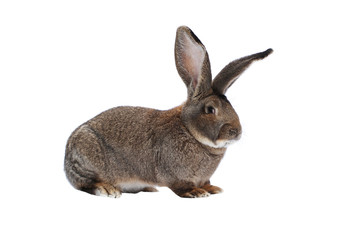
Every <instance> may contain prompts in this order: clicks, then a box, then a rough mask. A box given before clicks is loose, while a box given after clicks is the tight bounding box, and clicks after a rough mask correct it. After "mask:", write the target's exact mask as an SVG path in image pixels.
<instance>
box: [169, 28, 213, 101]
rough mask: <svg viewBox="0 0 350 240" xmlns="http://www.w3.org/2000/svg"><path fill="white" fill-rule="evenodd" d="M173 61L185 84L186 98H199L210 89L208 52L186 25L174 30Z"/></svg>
mask: <svg viewBox="0 0 350 240" xmlns="http://www.w3.org/2000/svg"><path fill="white" fill-rule="evenodd" d="M175 62H176V68H177V71H178V73H179V75H180V77H181V78H182V80H183V81H184V83H185V84H186V86H187V92H188V98H198V97H199V98H200V97H201V96H203V95H205V94H206V93H207V92H208V91H209V90H211V70H210V62H209V56H208V53H207V51H206V49H205V47H204V45H203V44H202V43H201V41H200V40H199V39H198V37H197V36H196V35H195V34H194V33H193V32H192V31H191V29H189V28H188V27H186V26H182V27H179V28H178V29H177V32H176V41H175Z"/></svg>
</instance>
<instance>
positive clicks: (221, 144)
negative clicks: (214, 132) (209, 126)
mask: <svg viewBox="0 0 350 240" xmlns="http://www.w3.org/2000/svg"><path fill="white" fill-rule="evenodd" d="M240 137H241V136H240V135H239V136H237V137H236V138H234V139H217V140H216V141H215V142H214V141H212V140H210V139H208V138H206V137H204V136H200V137H199V138H197V140H198V141H199V142H200V143H202V144H203V145H206V146H209V147H212V148H227V147H228V146H229V145H231V144H233V143H234V142H236V141H238V140H239V139H240Z"/></svg>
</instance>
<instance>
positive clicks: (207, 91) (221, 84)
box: [64, 26, 273, 198]
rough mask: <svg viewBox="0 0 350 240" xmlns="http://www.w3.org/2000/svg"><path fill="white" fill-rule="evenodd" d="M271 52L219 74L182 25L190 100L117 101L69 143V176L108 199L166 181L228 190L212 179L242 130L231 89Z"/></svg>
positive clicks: (183, 72)
mask: <svg viewBox="0 0 350 240" xmlns="http://www.w3.org/2000/svg"><path fill="white" fill-rule="evenodd" d="M272 51H273V50H272V49H268V50H266V51H264V52H260V53H256V54H252V55H249V56H246V57H243V58H240V59H238V60H235V61H233V62H231V63H229V64H228V65H227V66H226V67H224V68H223V69H222V70H221V72H220V73H219V74H218V75H217V76H216V77H215V78H214V80H212V76H211V69H210V62H209V56H208V53H207V51H206V48H205V47H204V45H203V44H202V42H201V41H200V40H199V39H198V37H197V36H196V35H195V34H194V33H193V32H192V30H191V29H190V28H188V27H186V26H181V27H179V28H178V29H177V32H176V40H175V63H176V68H177V71H178V73H179V75H180V77H181V78H182V80H183V82H184V83H185V85H186V87H187V100H186V101H185V102H184V103H183V104H182V105H180V106H177V107H175V108H172V109H170V110H166V111H162V110H155V109H151V108H143V107H128V106H121V107H115V108H112V109H109V110H107V111H105V112H102V113H101V114H99V115H97V116H96V117H94V118H92V119H91V120H89V121H87V122H85V123H84V124H82V125H81V126H79V127H78V128H77V129H76V130H75V131H74V132H73V133H72V134H71V136H70V137H69V139H68V141H67V145H66V152H65V161H64V170H65V173H66V176H67V179H68V181H69V182H70V183H71V184H72V185H73V187H75V188H76V189H78V190H81V191H84V192H87V193H90V194H94V195H101V196H109V197H120V196H121V194H122V193H138V192H141V191H143V192H156V191H157V189H156V187H162V186H165V187H168V188H170V189H171V190H172V191H173V192H174V193H175V194H177V195H178V196H180V197H184V198H197V197H207V196H209V195H211V194H217V193H220V192H222V191H223V190H222V189H221V188H219V187H217V186H214V185H211V183H210V178H211V176H212V175H213V173H214V172H215V170H216V169H217V167H218V165H219V163H220V161H221V159H222V158H223V157H224V154H225V151H226V149H227V147H228V146H229V145H230V144H231V143H233V142H235V141H237V140H238V139H239V138H240V136H241V134H242V128H241V124H240V121H239V118H238V115H237V113H236V112H235V110H234V109H233V107H232V106H231V104H230V102H229V101H228V100H227V98H226V96H225V93H226V91H227V89H228V88H229V87H230V86H231V85H232V84H233V83H234V82H235V81H236V80H237V78H238V77H239V76H240V75H241V74H242V73H243V72H244V70H246V69H247V67H248V66H249V65H250V64H251V63H252V62H253V61H255V60H259V59H263V58H265V57H267V56H268V55H269V54H271V53H272Z"/></svg>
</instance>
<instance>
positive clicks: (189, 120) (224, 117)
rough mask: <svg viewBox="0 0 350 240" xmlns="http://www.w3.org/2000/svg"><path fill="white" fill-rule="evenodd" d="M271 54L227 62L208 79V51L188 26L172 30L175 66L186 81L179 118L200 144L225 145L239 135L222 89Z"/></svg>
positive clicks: (239, 132) (237, 119)
mask: <svg viewBox="0 0 350 240" xmlns="http://www.w3.org/2000/svg"><path fill="white" fill-rule="evenodd" d="M270 53H272V49H268V50H266V51H264V52H261V53H256V54H253V55H249V56H246V57H243V58H240V59H238V60H235V61H233V62H231V63H229V64H228V65H227V66H226V67H225V68H223V69H222V70H221V72H220V73H219V74H218V75H217V76H216V77H215V78H214V80H212V76H211V69H210V62H209V56H208V53H207V51H206V49H205V47H204V45H203V44H202V43H201V41H200V40H199V39H198V37H197V36H196V35H195V34H194V33H193V32H192V31H191V29H189V28H188V27H185V26H182V27H179V28H178V30H177V33H176V42H175V61H176V68H177V70H178V72H179V75H180V76H181V78H182V80H183V81H184V83H185V84H186V87H187V93H188V98H187V101H186V102H185V104H184V105H183V107H182V114H181V117H182V121H183V122H184V125H185V126H186V128H187V129H188V130H189V132H190V133H191V134H192V135H193V136H194V137H195V138H196V140H197V141H199V142H200V143H202V144H204V145H207V146H210V147H214V148H225V147H226V146H227V145H228V144H230V143H232V142H233V141H234V140H238V139H239V138H240V136H241V132H242V129H241V124H240V122H239V118H238V116H237V114H236V112H235V110H234V109H233V107H232V106H231V104H230V102H229V101H228V100H227V98H226V96H225V93H226V90H227V89H228V88H229V87H230V86H231V85H232V84H233V83H234V82H235V81H236V80H237V78H238V77H239V76H240V75H241V74H242V73H243V72H244V70H245V69H247V67H248V66H249V65H250V64H251V63H252V62H253V61H254V60H259V59H263V58H265V57H266V56H268V55H269V54H270Z"/></svg>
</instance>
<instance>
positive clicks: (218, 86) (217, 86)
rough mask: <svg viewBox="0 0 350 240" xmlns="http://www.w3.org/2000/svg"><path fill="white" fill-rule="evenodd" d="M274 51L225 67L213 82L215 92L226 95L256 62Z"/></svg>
mask: <svg viewBox="0 0 350 240" xmlns="http://www.w3.org/2000/svg"><path fill="white" fill-rule="evenodd" d="M272 52H273V50H272V49H271V48H270V49H267V50H266V51H264V52H260V53H255V54H252V55H249V56H246V57H243V58H240V59H237V60H235V61H233V62H230V63H229V64H228V65H227V66H226V67H224V68H223V69H222V70H221V72H219V74H218V75H217V76H216V77H215V78H214V80H213V90H214V91H215V92H217V93H219V94H225V93H226V91H227V89H228V88H229V87H230V86H231V85H232V84H233V83H234V82H235V81H236V80H237V79H238V78H239V76H240V75H241V74H242V73H243V72H244V71H245V70H246V69H247V68H248V67H249V65H250V64H251V63H252V62H253V61H255V60H260V59H263V58H265V57H267V56H268V55H270V54H271V53H272Z"/></svg>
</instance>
